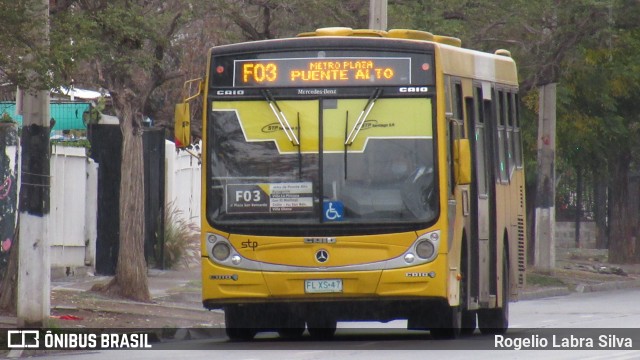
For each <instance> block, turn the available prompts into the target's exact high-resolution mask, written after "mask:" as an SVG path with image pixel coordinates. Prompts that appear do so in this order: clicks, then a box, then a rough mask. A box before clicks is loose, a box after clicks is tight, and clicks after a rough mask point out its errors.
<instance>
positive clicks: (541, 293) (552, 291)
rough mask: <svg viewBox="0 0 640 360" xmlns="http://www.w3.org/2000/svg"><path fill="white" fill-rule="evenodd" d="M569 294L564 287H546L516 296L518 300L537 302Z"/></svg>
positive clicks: (567, 289)
mask: <svg viewBox="0 0 640 360" xmlns="http://www.w3.org/2000/svg"><path fill="white" fill-rule="evenodd" d="M569 294H571V291H570V290H569V288H566V287H548V288H541V289H535V290H530V291H523V292H522V293H520V294H519V295H518V300H537V299H543V298H548V297H555V296H566V295H569Z"/></svg>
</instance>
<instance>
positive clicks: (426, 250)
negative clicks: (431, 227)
mask: <svg viewBox="0 0 640 360" xmlns="http://www.w3.org/2000/svg"><path fill="white" fill-rule="evenodd" d="M439 248H440V231H439V230H436V231H432V232H429V233H426V234H423V235H421V236H420V237H419V238H418V240H416V242H415V248H414V249H415V254H416V255H417V256H418V258H419V259H421V260H427V261H431V260H433V259H435V257H436V256H438V249H439Z"/></svg>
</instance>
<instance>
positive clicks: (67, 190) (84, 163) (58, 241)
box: [48, 145, 98, 269]
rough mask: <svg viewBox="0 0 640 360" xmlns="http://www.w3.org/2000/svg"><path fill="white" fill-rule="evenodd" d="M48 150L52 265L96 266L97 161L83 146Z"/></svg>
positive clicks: (57, 266)
mask: <svg viewBox="0 0 640 360" xmlns="http://www.w3.org/2000/svg"><path fill="white" fill-rule="evenodd" d="M51 150H52V151H51V213H50V214H49V224H48V225H49V239H50V245H51V252H50V254H51V266H52V268H65V269H66V268H67V267H68V268H70V269H74V268H77V267H84V266H89V267H92V268H95V244H96V237H97V227H96V226H97V201H98V176H97V175H98V164H96V163H95V162H94V161H93V160H92V159H90V158H88V157H87V156H86V150H85V148H83V147H67V146H60V145H54V146H52V149H51Z"/></svg>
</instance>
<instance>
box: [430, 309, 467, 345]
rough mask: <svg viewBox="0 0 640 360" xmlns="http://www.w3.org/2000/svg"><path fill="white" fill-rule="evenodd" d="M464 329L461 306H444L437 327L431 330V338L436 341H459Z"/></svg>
mask: <svg viewBox="0 0 640 360" xmlns="http://www.w3.org/2000/svg"><path fill="white" fill-rule="evenodd" d="M461 328H462V310H461V309H460V306H444V309H443V311H442V312H441V313H440V319H439V323H438V325H437V327H432V328H431V330H430V331H431V337H433V338H434V339H436V340H451V339H457V338H458V337H459V336H460V330H461Z"/></svg>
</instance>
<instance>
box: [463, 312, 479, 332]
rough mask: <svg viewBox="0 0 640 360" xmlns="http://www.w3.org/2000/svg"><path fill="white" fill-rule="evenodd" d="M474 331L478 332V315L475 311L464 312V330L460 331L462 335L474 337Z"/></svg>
mask: <svg viewBox="0 0 640 360" xmlns="http://www.w3.org/2000/svg"><path fill="white" fill-rule="evenodd" d="M474 331H476V313H475V311H468V310H464V311H463V312H462V329H460V335H462V336H469V335H473V332H474Z"/></svg>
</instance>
